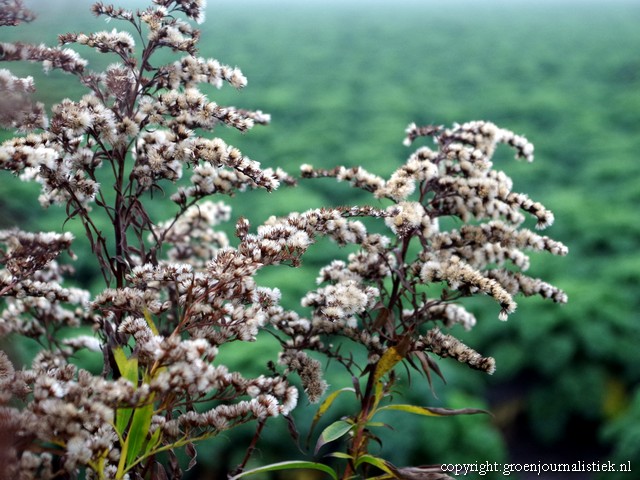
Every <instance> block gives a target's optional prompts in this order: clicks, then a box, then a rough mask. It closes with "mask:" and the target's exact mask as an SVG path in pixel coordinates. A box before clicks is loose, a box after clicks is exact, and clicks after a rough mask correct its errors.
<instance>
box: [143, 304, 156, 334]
mask: <svg viewBox="0 0 640 480" xmlns="http://www.w3.org/2000/svg"><path fill="white" fill-rule="evenodd" d="M144 319H145V320H146V321H147V325H149V328H150V329H151V331H152V332H153V334H154V335H160V332H159V331H158V327H156V324H155V323H153V318H151V314H150V313H149V310H147V309H146V308H145V309H144Z"/></svg>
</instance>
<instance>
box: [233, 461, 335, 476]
mask: <svg viewBox="0 0 640 480" xmlns="http://www.w3.org/2000/svg"><path fill="white" fill-rule="evenodd" d="M291 469H311V470H320V471H321V472H324V473H326V474H328V475H329V476H330V477H331V478H332V479H333V480H338V474H337V473H336V471H335V470H334V469H333V468H331V467H329V466H328V465H324V464H322V463H316V462H305V461H296V460H293V461H289V462H280V463H272V464H271V465H265V466H264V467H258V468H254V469H251V470H247V471H245V472H242V473H239V474H238V475H235V476H233V477H231V478H230V479H229V480H237V479H238V478H242V477H246V476H248V475H253V474H256V473H263V472H274V471H278V470H291Z"/></svg>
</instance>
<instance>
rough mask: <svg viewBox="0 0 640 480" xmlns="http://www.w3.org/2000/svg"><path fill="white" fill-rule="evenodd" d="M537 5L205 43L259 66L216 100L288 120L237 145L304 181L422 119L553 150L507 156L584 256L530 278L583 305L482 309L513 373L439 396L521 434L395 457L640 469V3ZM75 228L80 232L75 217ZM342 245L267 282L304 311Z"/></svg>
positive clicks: (224, 26) (272, 25)
mask: <svg viewBox="0 0 640 480" xmlns="http://www.w3.org/2000/svg"><path fill="white" fill-rule="evenodd" d="M40 3H44V2H40ZM75 3H81V2H78V1H76V2H65V3H64V7H62V6H60V7H59V8H58V7H54V8H53V10H51V11H49V12H47V13H46V14H40V15H39V18H38V20H37V21H36V23H35V24H33V25H32V27H33V26H35V27H36V28H35V30H36V31H37V32H38V35H40V36H41V38H36V39H34V38H33V36H32V34H33V30H34V29H33V28H32V29H31V30H30V31H27V30H25V29H23V28H22V27H17V28H15V29H13V30H12V31H11V34H12V35H15V36H16V38H26V37H27V36H29V40H30V41H32V42H38V41H40V40H42V41H47V42H48V43H52V42H53V41H54V38H55V35H56V34H57V33H58V30H59V26H60V24H61V23H62V21H64V23H65V29H66V30H68V31H74V30H77V31H82V30H85V29H86V30H90V29H91V28H92V27H91V22H94V21H96V20H93V19H89V18H87V15H88V14H84V13H82V14H80V13H79V14H78V15H74V16H69V15H67V12H68V10H67V7H68V6H69V5H74V4H75ZM211 3H217V2H213V1H211ZM534 3H535V2H531V4H526V3H521V2H514V3H513V4H511V3H500V4H498V3H496V4H495V5H490V4H487V3H485V2H475V3H469V4H465V5H460V4H457V3H455V4H447V3H446V2H440V3H431V2H429V3H426V2H425V4H423V3H414V4H411V5H406V6H403V5H401V4H399V3H396V2H389V4H388V5H384V4H382V5H377V4H375V5H369V6H367V7H366V8H365V7H364V6H362V5H359V6H356V5H354V6H338V5H334V6H331V7H327V6H323V5H322V3H318V4H317V5H307V6H299V5H296V4H294V3H290V4H282V3H279V2H278V4H274V5H270V4H268V3H265V4H263V5H252V6H250V7H248V6H247V4H246V3H244V2H237V3H236V4H235V5H222V6H220V5H212V10H211V12H210V14H209V15H210V16H209V19H208V21H207V23H206V24H205V28H208V29H211V30H212V31H211V32H209V33H208V34H207V37H208V38H218V39H219V42H216V41H213V42H211V43H210V44H207V45H202V46H201V50H202V51H201V54H202V55H203V56H214V57H216V58H219V59H220V60H221V61H225V62H231V63H237V64H238V65H242V67H243V72H244V73H245V74H246V75H247V77H248V78H249V79H250V84H249V86H248V87H247V88H246V89H245V90H244V91H243V93H242V95H241V96H240V95H237V94H236V93H234V92H232V91H221V92H219V93H217V94H216V99H217V101H219V102H220V103H221V104H236V105H237V106H239V107H243V106H251V105H260V107H261V108H263V109H264V111H267V112H270V113H271V114H272V117H273V124H272V126H271V127H270V128H268V129H264V130H259V131H255V132H253V133H252V135H250V136H248V137H246V138H245V137H244V136H242V135H240V134H237V133H236V132H233V131H231V130H229V132H223V137H224V138H225V139H226V140H228V141H229V143H232V144H234V145H237V146H238V147H239V148H240V149H241V150H242V151H243V152H245V153H246V154H248V155H249V156H250V157H252V158H255V159H256V160H259V161H263V162H265V163H267V164H269V165H276V164H277V165H281V166H282V167H284V168H285V169H287V170H288V171H295V169H296V168H297V166H298V165H300V164H301V163H311V164H313V165H314V166H317V167H327V168H329V167H332V166H334V165H337V164H345V165H362V166H364V167H365V168H367V169H368V170H370V171H372V172H375V173H378V174H388V173H389V172H391V171H393V170H395V168H396V167H397V166H398V165H399V163H400V162H401V161H403V160H404V159H405V157H406V156H407V155H408V153H409V151H408V150H407V149H405V148H404V147H403V146H402V145H401V144H400V142H399V141H398V139H399V138H401V137H402V130H403V128H404V126H405V125H406V124H407V123H409V122H410V121H414V120H416V121H417V122H418V123H423V124H426V123H438V124H450V123H451V122H453V121H455V120H459V119H471V118H478V119H488V120H491V121H493V122H495V123H497V124H499V125H501V126H503V127H506V128H509V129H511V130H514V131H516V132H518V133H523V134H526V135H527V137H528V138H529V139H530V140H531V141H532V142H533V143H534V144H535V145H536V161H535V162H534V163H533V164H532V165H528V166H526V167H524V166H523V167H522V168H521V166H520V165H519V164H517V163H515V162H513V160H511V159H510V154H505V155H503V156H502V157H500V155H499V157H500V160H499V161H504V162H512V164H511V165H507V166H504V168H505V170H506V171H507V172H508V173H509V174H510V175H511V176H512V178H514V181H515V184H516V187H520V188H521V189H522V190H525V191H527V192H529V193H530V194H531V196H532V197H533V198H534V199H535V198H537V197H539V198H541V199H543V200H544V203H545V205H547V206H548V207H549V208H550V209H551V210H553V211H554V212H555V214H556V219H557V225H555V226H554V227H552V229H551V231H552V235H553V237H555V238H558V239H560V240H562V241H563V242H564V243H566V244H567V245H568V246H569V247H570V255H569V256H568V257H567V258H565V259H562V260H558V259H553V260H554V261H553V262H547V261H546V259H544V258H539V259H536V261H535V262H533V263H534V265H536V267H535V269H534V270H535V271H534V272H532V273H534V274H536V275H539V276H543V277H544V278H545V279H548V280H549V281H550V282H551V283H554V284H556V285H559V286H561V287H562V288H563V289H564V290H566V291H567V293H568V294H569V304H568V305H567V306H565V307H563V308H561V309H558V308H557V307H555V306H550V305H546V304H544V303H543V302H535V301H531V302H524V303H523V305H522V306H521V308H520V310H519V311H518V312H517V313H516V314H515V315H513V316H512V318H511V319H510V320H509V322H508V323H507V325H503V324H499V323H498V321H497V320H495V315H494V314H493V313H490V314H483V313H482V312H483V308H484V304H480V303H479V304H478V309H477V310H476V314H477V317H478V319H479V322H478V325H477V327H476V328H475V329H474V330H473V332H472V333H471V334H470V335H469V337H468V338H467V342H468V343H469V344H470V345H472V346H474V347H476V348H477V349H478V350H480V351H481V352H482V353H484V354H487V355H493V356H495V357H496V360H497V365H498V369H497V372H496V374H495V375H494V378H492V379H491V381H490V382H487V380H486V379H485V378H479V379H478V378H474V375H468V374H467V372H464V371H461V370H460V369H457V368H455V366H454V367H450V366H445V365H444V364H443V369H446V370H447V371H446V372H445V376H446V377H447V379H448V380H449V383H450V384H453V385H454V386H455V389H454V390H456V391H457V393H455V394H449V395H448V396H447V397H446V398H443V399H442V400H443V403H446V404H447V406H453V407H455V405H450V403H451V402H454V401H456V398H460V397H467V400H466V401H465V402H461V403H465V404H467V405H468V404H469V401H468V397H469V396H471V397H476V398H479V397H481V396H485V395H486V396H487V398H488V399H489V405H488V408H490V409H492V410H494V411H495V413H496V419H495V423H496V424H497V425H499V426H500V427H503V430H502V432H503V434H504V435H505V437H504V439H501V438H500V437H499V436H498V435H496V433H495V430H493V428H495V427H492V426H490V425H488V423H487V422H485V421H482V422H478V420H477V419H476V418H469V419H461V420H460V421H464V422H465V426H464V428H465V438H468V437H466V434H468V432H469V431H473V432H476V430H474V429H480V430H478V431H477V440H476V441H473V440H471V441H468V442H467V441H466V440H465V443H464V444H461V443H460V441H461V440H460V438H461V437H462V435H460V433H456V432H457V430H456V429H458V428H463V427H461V426H458V425H457V424H456V423H455V422H451V421H447V422H439V419H433V420H426V421H425V422H420V424H419V426H418V424H417V423H413V422H407V425H406V430H405V429H404V428H403V429H402V430H401V431H399V432H397V437H398V442H400V441H404V442H406V440H407V438H411V440H412V441H411V442H408V443H407V449H406V450H405V449H404V448H403V449H401V448H397V449H396V450H397V452H398V456H399V458H398V460H397V462H398V463H403V462H404V461H406V462H407V463H409V462H414V463H415V462H416V461H424V462H425V463H428V462H429V461H430V459H431V458H440V457H442V454H443V452H444V451H447V449H448V450H449V451H451V450H452V449H456V450H457V452H462V451H464V452H463V453H464V456H465V457H466V456H468V459H469V460H471V459H476V460H488V461H501V460H502V459H504V458H506V457H505V448H507V447H511V448H510V450H511V451H512V454H513V455H515V457H512V459H513V458H515V459H516V460H521V461H534V460H535V461H537V460H544V458H547V457H545V455H547V456H548V455H549V452H550V451H551V450H552V449H555V450H556V452H557V451H558V449H560V452H561V453H556V454H555V456H551V457H548V458H553V459H555V460H560V461H562V460H565V461H569V460H585V461H589V460H593V459H595V458H607V456H608V455H609V450H610V449H611V451H612V452H613V453H612V458H614V459H615V461H616V462H625V461H627V460H631V461H632V464H633V462H634V461H635V462H637V461H640V451H638V447H637V445H638V444H639V443H640V442H638V438H639V435H640V431H638V427H637V424H638V421H637V419H638V415H639V411H640V410H639V408H638V405H639V402H638V393H637V388H634V385H636V384H637V383H638V381H639V380H640V348H638V345H640V315H639V314H638V312H639V311H640V300H639V298H640V297H639V296H638V292H637V289H638V284H640V223H639V222H638V221H637V218H638V214H637V204H638V202H639V201H640V183H639V182H638V179H639V178H640V162H639V161H638V160H639V159H638V152H640V130H639V126H640V55H639V54H638V51H637V50H638V49H637V45H640V29H638V28H637V25H638V19H639V18H640V5H637V4H635V3H634V2H627V3H617V2H615V1H614V2H602V4H595V3H593V4H592V3H587V4H584V5H581V4H579V3H577V2H572V3H570V4H567V5H562V4H561V3H555V2H545V3H543V4H542V5H537V6H536V5H534ZM56 5H58V2H56ZM59 5H63V3H62V2H60V3H59ZM37 7H39V5H38V6H36V5H34V6H33V8H34V9H35V10H36V11H37V10H38V8H37ZM47 8H51V7H47ZM78 11H79V12H83V11H84V9H78ZM69 22H71V23H73V22H77V24H76V25H73V24H70V23H69ZM21 35H24V37H21ZM19 68H20V69H22V70H23V71H25V70H26V69H28V66H26V67H25V66H23V65H21V66H20V67H19ZM15 73H16V74H20V73H21V71H20V70H18V69H15ZM29 74H33V73H32V71H31V70H30V71H29ZM66 78H67V77H65V76H64V75H62V74H59V73H57V72H51V73H50V74H49V78H48V79H47V85H48V86H49V87H48V88H47V89H46V90H44V89H41V90H39V91H38V92H37V98H38V99H39V100H42V101H45V102H46V103H47V104H49V105H50V104H51V103H52V102H53V101H54V100H60V99H61V98H63V97H65V96H69V97H71V98H78V97H80V95H81V94H82V93H83V92H82V91H80V90H69V88H73V89H76V87H75V85H74V84H73V83H70V82H67V81H66ZM37 85H38V78H36V86H37ZM51 85H54V86H53V87H51ZM227 133H228V135H227ZM3 175H4V174H3ZM2 184H3V185H8V186H11V190H9V189H7V187H3V190H2V192H0V208H2V212H3V215H2V219H1V220H0V222H2V223H3V224H4V226H7V225H10V224H12V223H13V221H14V220H13V219H15V218H21V220H23V219H26V220H31V219H32V217H31V215H32V212H31V211H29V210H24V209H23V208H22V201H21V199H22V198H24V197H25V196H27V195H29V196H33V195H37V193H36V192H35V191H33V189H32V188H31V187H32V186H31V185H29V186H27V185H25V188H24V190H18V189H16V187H15V185H16V184H15V183H14V182H2ZM339 187H340V185H336V184H334V183H333V182H331V181H327V182H322V181H316V182H303V184H302V185H301V187H300V188H298V189H291V190H281V191H279V192H277V193H276V194H272V195H270V194H266V193H264V192H251V193H248V194H244V195H242V196H241V197H239V198H238V202H235V203H234V205H233V206H234V209H235V212H236V213H237V214H241V215H244V216H247V217H248V218H250V219H251V220H252V221H253V222H255V223H257V222H259V221H262V220H264V218H265V217H266V216H267V215H270V214H274V213H275V214H281V213H286V212H288V211H290V210H291V209H292V206H294V208H295V209H297V210H300V209H305V208H307V207H317V206H320V205H322V204H326V203H327V202H330V203H332V204H343V203H347V201H348V200H349V201H354V198H353V197H347V195H352V191H351V190H350V189H348V188H346V187H345V188H339ZM63 219H64V213H62V212H60V215H59V216H58V217H56V216H55V215H50V216H45V217H40V218H39V219H38V222H39V223H38V224H37V226H38V227H39V228H42V229H56V230H60V229H61V226H62V221H63ZM33 221H34V222H35V218H33ZM43 222H44V223H43ZM64 228H66V229H69V230H73V229H75V228H78V225H75V224H74V223H73V222H69V223H67V224H66V225H65V227H64ZM78 236H79V237H80V235H78ZM80 245H81V244H80V242H78V243H77V244H76V245H75V248H74V250H75V251H76V253H77V254H78V256H79V257H80V262H79V265H78V268H79V269H80V271H81V272H82V273H83V274H84V276H85V278H86V279H87V281H91V278H92V275H93V274H94V272H92V271H90V270H89V269H88V267H84V269H83V265H89V264H91V263H92V262H91V261H86V262H83V261H82V258H83V257H85V258H86V256H87V255H89V253H88V252H89V250H88V249H87V250H86V251H81V248H82V247H81V246H80ZM330 248H334V247H332V246H330V245H329V244H324V243H321V244H319V245H318V246H317V248H316V249H315V254H316V257H308V258H307V259H306V260H305V268H303V270H301V272H298V271H294V270H292V271H291V273H290V274H288V275H286V276H281V277H280V278H274V279H269V283H270V284H272V285H278V284H279V286H281V288H282V290H283V291H286V292H290V299H288V300H287V299H285V302H286V301H290V302H294V301H296V299H298V298H299V297H300V294H301V293H302V292H306V291H307V290H308V289H309V288H310V287H311V286H312V284H313V281H314V280H313V279H314V277H315V275H316V272H317V268H318V266H319V265H322V264H324V262H325V261H326V259H328V258H330V257H331V252H330V250H329V249H330ZM268 274H270V273H267V275H268ZM278 275H280V273H278ZM271 280H273V282H271ZM505 327H506V328H505ZM267 348H268V346H267ZM227 355H228V356H229V361H232V360H233V358H234V357H235V358H236V360H235V361H237V362H248V361H250V360H251V359H250V358H247V353H246V352H242V351H239V352H227ZM252 357H258V356H257V355H255V356H254V355H253V354H252ZM449 370H451V371H449ZM329 381H330V383H333V384H338V383H343V382H344V380H342V379H338V378H336V379H335V380H332V379H331V378H330V379H329ZM420 383H421V382H418V381H416V382H413V383H412V386H411V387H410V388H412V389H415V390H412V395H415V397H416V398H419V397H424V396H428V395H431V393H430V392H429V391H428V390H426V391H423V390H422V389H419V388H417V387H416V385H418V384H420ZM436 390H437V388H436ZM447 390H448V389H447ZM443 395H444V393H443ZM480 406H481V405H480ZM334 408H337V409H339V405H337V406H336V407H334ZM296 414H297V415H303V416H304V415H308V416H310V415H312V412H311V411H308V412H307V411H301V412H297V413H296ZM301 423H303V422H301ZM467 424H468V425H467ZM423 429H424V430H423ZM470 429H471V430H470ZM284 430H285V428H284V427H283V431H282V433H281V434H282V435H285V434H286V433H285V431H284ZM407 432H408V435H407ZM248 435H250V433H248ZM268 435H270V436H269V437H268V438H265V440H266V441H265V442H264V445H263V446H262V447H261V448H262V449H263V451H264V455H265V457H267V456H270V453H269V451H268V449H269V445H272V446H273V447H272V448H274V449H276V448H279V447H278V445H279V444H282V442H278V440H277V435H280V433H278V432H277V431H274V430H271V431H270V432H269V433H268ZM393 435H394V434H393V433H391V434H390V437H389V438H390V439H393V438H394V437H393ZM474 435H475V433H474ZM434 439H437V441H435V440H434ZM443 439H446V440H447V441H448V442H450V443H447V444H446V445H445V443H446V442H444V441H443ZM505 441H506V442H507V443H508V444H509V445H505V444H504V442H505ZM393 442H394V440H389V441H388V445H394V443H393ZM398 445H399V444H398ZM560 445H565V446H566V445H572V447H571V448H570V449H568V450H567V449H566V447H562V448H561V447H560ZM403 446H404V444H403ZM214 447H215V448H220V445H213V446H212V448H214ZM222 448H224V447H222ZM282 448H284V447H282ZM286 448H291V446H290V445H287V447H286ZM383 448H385V447H383ZM386 448H390V447H389V446H387V447H386ZM400 452H405V453H400ZM523 452H524V453H523ZM527 452H529V453H527ZM531 452H535V455H537V456H536V457H535V458H532V457H531V456H530V455H532V453H531ZM463 453H460V455H463ZM528 455H529V456H528ZM558 455H564V457H561V458H558ZM403 457H408V458H403ZM409 457H410V458H409ZM587 457H588V458H587ZM457 458H459V457H455V458H454V457H452V458H451V460H452V461H455V460H456V459H457ZM265 463H266V462H265ZM486 478H491V477H490V475H487V477H486ZM496 478H497V477H496ZM606 478H608V479H609V478H615V476H613V475H611V476H607V477H606ZM620 478H623V477H620Z"/></svg>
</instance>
